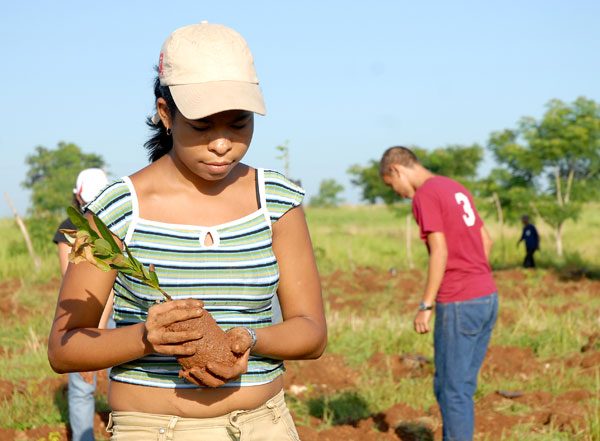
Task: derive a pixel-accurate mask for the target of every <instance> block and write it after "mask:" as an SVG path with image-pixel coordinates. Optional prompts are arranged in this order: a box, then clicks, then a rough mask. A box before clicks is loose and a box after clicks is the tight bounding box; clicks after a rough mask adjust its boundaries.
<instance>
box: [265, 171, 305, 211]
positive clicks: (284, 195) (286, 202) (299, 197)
mask: <svg viewBox="0 0 600 441" xmlns="http://www.w3.org/2000/svg"><path fill="white" fill-rule="evenodd" d="M262 175H263V179H264V188H265V199H266V205H267V210H268V211H269V216H270V217H271V222H272V223H274V222H276V221H277V220H278V219H279V218H280V217H281V216H283V215H284V214H285V213H287V212H288V211H289V210H291V209H292V208H295V207H297V206H299V205H300V204H302V201H303V200H304V194H305V192H304V189H303V188H302V187H301V186H300V182H298V181H294V180H292V179H289V178H287V177H285V176H284V175H283V174H282V173H280V172H278V171H276V170H270V169H265V170H263V171H262Z"/></svg>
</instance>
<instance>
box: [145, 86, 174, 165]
mask: <svg viewBox="0 0 600 441" xmlns="http://www.w3.org/2000/svg"><path fill="white" fill-rule="evenodd" d="M159 98H163V99H164V100H165V101H166V102H167V108H168V109H169V113H170V114H171V116H172V117H173V116H175V114H176V113H177V106H176V105H175V101H174V100H173V96H172V95H171V92H170V91H169V87H168V86H161V85H160V79H159V77H158V75H157V76H156V78H155V79H154V102H156V101H157V100H158V99H159ZM146 125H147V126H148V127H150V131H151V132H152V135H151V136H150V138H149V139H148V141H146V142H145V143H144V147H145V148H146V150H148V159H149V160H150V161H151V162H154V161H156V160H157V159H159V158H162V157H163V156H164V155H166V154H167V153H169V152H170V151H171V149H172V148H173V138H172V137H171V136H170V135H167V129H166V127H165V125H164V124H163V122H162V121H161V120H159V121H158V124H154V123H153V122H152V119H151V118H150V117H149V118H146Z"/></svg>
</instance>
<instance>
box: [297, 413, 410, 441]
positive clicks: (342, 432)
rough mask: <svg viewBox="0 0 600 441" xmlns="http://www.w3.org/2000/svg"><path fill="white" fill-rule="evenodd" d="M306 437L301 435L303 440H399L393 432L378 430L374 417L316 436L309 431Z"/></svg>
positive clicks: (334, 428) (331, 429)
mask: <svg viewBox="0 0 600 441" xmlns="http://www.w3.org/2000/svg"><path fill="white" fill-rule="evenodd" d="M307 435H309V436H306V437H302V436H300V439H301V440H302V441H310V440H311V439H312V440H314V441H340V440H344V441H398V437H397V436H396V435H395V434H393V433H391V432H387V433H386V432H378V431H377V430H376V429H375V421H374V420H373V419H372V418H367V419H364V420H361V421H360V422H359V423H358V424H357V425H356V426H350V425H343V426H334V427H331V428H329V429H325V430H323V431H321V432H319V433H318V434H317V437H314V431H313V433H312V434H310V433H308V434H307Z"/></svg>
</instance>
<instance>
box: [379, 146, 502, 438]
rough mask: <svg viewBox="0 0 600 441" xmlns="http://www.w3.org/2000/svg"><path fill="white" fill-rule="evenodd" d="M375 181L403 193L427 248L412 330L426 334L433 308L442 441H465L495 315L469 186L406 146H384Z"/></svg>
mask: <svg viewBox="0 0 600 441" xmlns="http://www.w3.org/2000/svg"><path fill="white" fill-rule="evenodd" d="M379 171H380V174H381V178H382V179H383V181H384V182H385V183H386V184H387V185H389V186H390V187H392V189H393V190H394V191H395V192H396V193H397V194H399V195H400V196H402V197H405V198H411V199H412V200H413V202H412V209H413V214H414V216H415V219H416V221H417V223H418V224H419V230H420V234H421V239H423V240H424V241H425V243H426V245H427V250H428V251H429V269H428V272H427V282H426V283H425V291H424V294H423V298H422V301H421V303H420V304H419V311H418V312H417V314H416V316H415V319H414V328H415V331H416V332H418V333H419V334H424V333H426V332H429V329H430V328H429V322H430V320H431V316H432V312H433V303H434V301H435V303H436V305H435V308H436V318H435V331H434V354H435V357H434V358H435V377H434V392H435V395H436V398H437V400H438V403H439V405H440V410H441V413H442V420H443V423H444V428H443V432H444V438H443V439H444V441H470V440H472V439H473V426H474V406H473V394H474V393H475V389H476V387H477V375H478V373H479V368H480V367H481V363H482V362H483V358H484V357H485V353H486V352H487V347H488V343H489V340H490V336H491V333H492V329H493V327H494V324H495V322H496V316H497V313H498V298H497V293H496V292H497V288H496V285H495V283H494V279H493V278H492V272H491V269H490V265H489V263H488V258H489V255H490V251H491V248H492V240H491V238H490V236H489V234H488V232H487V230H486V229H485V227H484V225H483V222H482V220H481V218H480V217H479V214H478V213H477V210H476V209H475V204H474V203H473V198H472V196H471V194H470V193H469V191H468V190H467V189H466V188H465V187H464V186H462V185H461V184H459V183H458V182H456V181H454V180H452V179H449V178H446V177H443V176H437V175H434V174H433V173H431V172H430V171H429V170H427V169H426V168H424V167H423V166H422V165H421V164H420V163H419V161H418V160H417V158H416V156H415V155H414V153H413V152H412V151H410V150H409V149H407V148H405V147H391V148H389V149H387V150H386V151H385V153H384V154H383V157H382V158H381V162H380V168H379Z"/></svg>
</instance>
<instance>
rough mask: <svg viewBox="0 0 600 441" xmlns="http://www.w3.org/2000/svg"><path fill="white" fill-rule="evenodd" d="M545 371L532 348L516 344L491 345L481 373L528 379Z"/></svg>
mask: <svg viewBox="0 0 600 441" xmlns="http://www.w3.org/2000/svg"><path fill="white" fill-rule="evenodd" d="M543 371H544V365H543V364H542V363H541V362H539V361H538V360H537V359H536V358H535V355H534V354H533V351H532V350H531V348H525V349H523V348H519V347H516V346H490V347H489V348H488V351H487V354H486V356H485V359H484V360H483V365H482V366H481V374H482V375H483V376H496V377H497V376H500V377H508V378H514V377H518V378H520V379H521V380H527V379H529V378H531V377H533V376H535V375H538V374H540V373H541V372H543Z"/></svg>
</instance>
